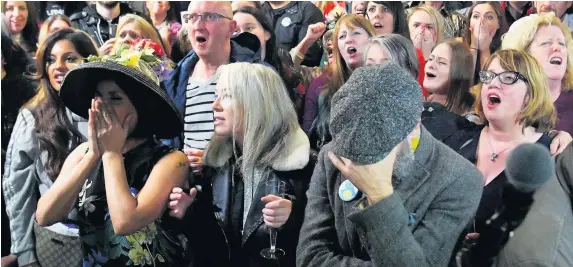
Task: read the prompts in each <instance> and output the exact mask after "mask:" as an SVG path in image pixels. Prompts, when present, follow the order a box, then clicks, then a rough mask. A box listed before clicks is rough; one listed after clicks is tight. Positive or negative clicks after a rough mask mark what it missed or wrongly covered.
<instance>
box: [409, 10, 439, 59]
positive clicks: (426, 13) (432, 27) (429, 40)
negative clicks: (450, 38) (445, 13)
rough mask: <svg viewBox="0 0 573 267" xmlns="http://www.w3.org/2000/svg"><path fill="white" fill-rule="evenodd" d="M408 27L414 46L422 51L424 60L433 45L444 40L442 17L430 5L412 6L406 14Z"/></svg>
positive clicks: (428, 55)
mask: <svg viewBox="0 0 573 267" xmlns="http://www.w3.org/2000/svg"><path fill="white" fill-rule="evenodd" d="M408 28H409V30H410V36H411V38H412V42H413V43H414V46H415V47H416V48H418V49H420V50H421V51H422V53H423V54H424V57H425V59H426V60H428V58H429V57H430V53H432V50H433V49H434V47H436V45H437V44H438V43H441V42H442V41H443V40H444V18H443V17H442V15H441V14H440V13H439V12H438V11H437V10H436V9H434V8H433V7H431V6H428V5H422V6H417V7H414V8H412V11H411V12H410V14H409V15H408Z"/></svg>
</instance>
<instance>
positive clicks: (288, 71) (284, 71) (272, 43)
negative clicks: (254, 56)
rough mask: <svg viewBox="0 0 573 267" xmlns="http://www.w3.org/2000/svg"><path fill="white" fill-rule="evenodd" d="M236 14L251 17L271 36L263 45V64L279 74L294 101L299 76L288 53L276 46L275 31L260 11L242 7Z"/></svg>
mask: <svg viewBox="0 0 573 267" xmlns="http://www.w3.org/2000/svg"><path fill="white" fill-rule="evenodd" d="M236 13H245V14H249V15H251V16H253V17H254V18H255V19H256V20H257V21H258V22H259V23H260V24H261V26H262V27H263V29H264V30H265V31H266V32H267V33H269V34H270V35H271V38H269V40H268V41H267V42H266V44H265V62H266V63H268V64H269V65H271V66H272V67H273V68H274V69H275V70H276V71H277V72H278V73H279V75H280V76H281V78H282V80H283V82H284V83H285V85H286V88H287V90H288V94H289V97H290V98H291V100H293V101H294V100H295V90H294V88H296V86H298V84H299V83H300V76H299V75H298V73H297V72H295V71H294V70H293V69H292V68H291V67H292V66H293V63H292V59H291V58H290V54H289V53H288V51H281V49H280V48H278V47H277V46H276V43H277V41H276V40H277V38H276V35H275V31H274V30H273V28H272V27H271V24H270V23H269V21H268V19H267V17H266V16H265V14H264V13H263V11H262V10H261V9H257V8H254V7H251V6H242V7H240V8H238V9H237V10H235V11H234V12H233V15H234V14H236Z"/></svg>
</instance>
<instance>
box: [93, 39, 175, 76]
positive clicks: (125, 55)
mask: <svg viewBox="0 0 573 267" xmlns="http://www.w3.org/2000/svg"><path fill="white" fill-rule="evenodd" d="M87 61H88V62H94V61H102V62H105V61H115V62H116V63H118V64H121V65H124V66H126V67H130V68H138V67H137V66H138V65H139V64H140V62H144V63H146V64H147V65H149V67H150V68H151V69H152V70H153V72H154V73H155V75H157V77H158V78H159V81H160V82H161V81H164V80H166V79H168V78H169V76H170V75H171V72H172V71H173V65H172V64H171V62H170V61H169V60H168V59H167V57H166V56H165V51H163V48H162V47H161V45H159V44H157V43H155V42H153V41H152V40H150V39H139V40H138V41H137V42H136V43H135V44H134V45H132V46H128V45H122V46H121V47H120V48H119V49H118V50H117V51H116V53H115V54H111V55H104V56H101V57H98V56H89V57H88V58H87Z"/></svg>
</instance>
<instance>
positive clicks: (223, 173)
mask: <svg viewBox="0 0 573 267" xmlns="http://www.w3.org/2000/svg"><path fill="white" fill-rule="evenodd" d="M316 158H317V156H316V153H314V152H311V153H310V155H309V161H308V163H307V164H306V166H305V167H303V168H301V169H296V170H291V171H272V172H270V173H269V174H268V175H266V177H263V179H262V180H261V182H259V184H258V185H257V186H256V187H257V189H256V191H255V194H254V197H253V202H252V205H251V208H250V211H249V213H248V215H247V218H246V221H245V224H244V227H243V234H242V236H241V235H240V234H238V235H236V234H235V233H233V231H232V230H230V229H232V225H231V224H232V222H231V219H230V217H231V213H232V212H234V211H233V207H231V206H232V205H231V203H232V199H231V198H232V196H233V194H232V191H233V186H232V179H233V175H232V174H233V171H234V167H233V166H230V165H229V164H226V165H225V166H224V167H222V168H217V169H213V168H206V169H205V170H204V171H203V173H204V176H203V177H202V178H200V179H199V180H198V181H197V184H198V185H201V189H202V190H201V192H200V193H199V194H198V197H197V200H196V202H195V203H194V204H193V206H192V210H189V211H188V212H187V216H186V218H185V225H187V226H186V228H187V235H188V237H189V240H190V248H191V251H192V254H194V255H193V258H194V264H193V266H199V267H203V266H204V267H210V266H217V267H225V266H233V267H235V266H250V267H252V266H295V258H296V247H297V245H298V238H299V233H300V228H301V226H302V223H303V219H304V209H305V206H306V203H307V199H306V190H307V189H308V186H309V183H310V178H311V176H312V173H313V170H314V165H315V163H316ZM274 177H276V178H278V179H280V180H282V181H285V182H286V193H287V195H289V197H290V198H291V201H292V211H291V214H290V216H289V219H288V221H287V222H286V223H285V225H283V227H282V228H280V229H279V230H278V235H277V247H278V248H281V249H283V250H284V251H285V252H286V254H285V256H284V257H282V258H281V259H280V262H276V261H268V260H265V259H264V258H262V257H261V256H260V252H261V250H262V249H264V248H268V247H269V231H268V228H267V227H266V226H265V224H264V222H263V215H262V210H263V207H264V206H265V204H266V203H264V202H262V201H260V199H261V198H262V197H263V196H264V195H265V181H266V180H267V179H270V178H274ZM241 212H242V211H241ZM233 236H239V237H236V238H234V237H233ZM233 239H236V240H233Z"/></svg>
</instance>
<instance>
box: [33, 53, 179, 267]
mask: <svg viewBox="0 0 573 267" xmlns="http://www.w3.org/2000/svg"><path fill="white" fill-rule="evenodd" d="M148 50H149V49H147V47H146V49H142V50H140V51H136V50H129V51H126V53H122V54H123V55H124V57H119V56H118V57H110V56H105V57H103V58H96V57H90V58H89V59H88V61H90V62H88V63H85V64H83V65H82V66H80V67H78V68H76V69H74V70H72V71H70V72H69V73H68V74H67V75H66V78H65V80H64V82H63V84H62V87H61V89H60V96H61V98H62V101H63V102H64V104H65V105H66V107H67V108H69V109H70V110H71V111H73V112H74V113H76V114H78V115H80V116H82V117H84V118H88V120H89V122H88V141H87V142H86V143H83V144H81V145H79V146H78V148H77V149H75V150H74V151H73V152H72V153H71V154H70V155H69V156H68V158H67V159H66V161H65V163H64V166H63V168H62V172H61V173H60V175H59V176H58V179H57V180H56V182H55V183H54V185H53V186H52V188H51V189H50V190H49V191H48V192H47V193H46V194H44V195H43V196H42V198H41V199H40V201H39V203H38V209H37V211H36V219H37V221H38V223H39V224H40V225H50V224H52V223H54V222H57V221H60V220H61V219H62V218H64V217H65V215H66V214H67V212H68V211H69V210H70V209H71V208H72V207H74V206H77V207H78V211H79V214H78V217H79V228H80V239H81V241H82V247H83V248H82V249H83V256H84V257H83V262H84V265H86V264H87V265H90V266H92V265H94V266H95V265H97V266H128V265H129V266H130V265H142V266H173V265H174V264H177V265H179V266H184V262H183V259H184V254H183V253H184V246H185V245H186V244H185V243H186V238H185V236H184V235H182V234H180V233H179V232H178V231H177V229H178V228H177V227H171V226H169V223H170V222H171V221H170V218H169V216H165V217H162V215H164V214H166V213H164V210H165V207H166V204H167V200H168V198H169V194H170V192H171V189H172V188H173V187H181V186H183V185H184V184H185V180H186V178H187V175H188V166H189V164H188V163H187V157H186V156H185V154H183V153H182V152H180V151H176V150H174V149H173V148H171V147H166V146H164V145H162V144H161V143H159V142H158V141H157V139H155V138H154V137H157V138H173V137H175V136H177V135H178V134H180V133H181V132H182V130H183V129H182V127H183V124H182V121H181V118H180V117H179V113H178V112H177V109H176V108H175V106H174V104H173V103H172V102H171V101H170V100H169V97H168V96H167V95H166V94H165V93H164V91H163V90H161V89H160V87H159V79H158V77H157V75H156V74H154V73H153V71H152V69H151V68H152V67H153V66H154V64H157V63H158V62H157V60H156V59H157V58H154V57H152V56H151V55H150V54H148V52H147V51H148ZM80 89H81V90H80ZM150 107H153V108H150ZM78 195H79V199H78V200H79V202H76V198H78ZM108 200H109V201H108Z"/></svg>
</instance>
